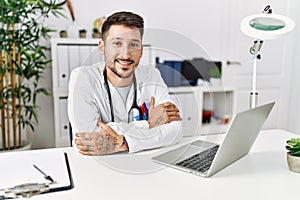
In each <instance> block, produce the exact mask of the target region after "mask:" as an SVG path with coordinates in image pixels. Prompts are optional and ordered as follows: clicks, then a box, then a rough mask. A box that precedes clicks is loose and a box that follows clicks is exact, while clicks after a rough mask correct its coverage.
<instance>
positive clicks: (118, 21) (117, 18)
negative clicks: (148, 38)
mask: <svg viewBox="0 0 300 200" xmlns="http://www.w3.org/2000/svg"><path fill="white" fill-rule="evenodd" d="M112 25H124V26H127V27H130V28H131V27H134V28H139V30H140V34H141V37H143V34H144V20H143V18H142V17H141V16H139V15H137V14H134V13H132V12H125V11H122V12H116V13H114V14H112V15H111V16H109V17H108V18H107V19H106V20H105V22H104V23H103V26H102V28H101V32H102V37H103V38H104V37H105V34H106V33H107V32H108V30H109V28H110V27H111V26H112Z"/></svg>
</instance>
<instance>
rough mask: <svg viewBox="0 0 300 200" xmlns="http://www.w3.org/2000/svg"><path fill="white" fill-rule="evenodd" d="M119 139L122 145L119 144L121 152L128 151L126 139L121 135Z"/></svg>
mask: <svg viewBox="0 0 300 200" xmlns="http://www.w3.org/2000/svg"><path fill="white" fill-rule="evenodd" d="M121 137H122V138H121V139H122V143H121V149H122V150H123V151H129V147H128V143H127V141H126V138H125V137H124V136H123V135H121Z"/></svg>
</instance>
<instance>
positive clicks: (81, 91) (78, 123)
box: [68, 67, 101, 138]
mask: <svg viewBox="0 0 300 200" xmlns="http://www.w3.org/2000/svg"><path fill="white" fill-rule="evenodd" d="M92 84H93V83H92V82H91V79H90V78H89V76H88V74H87V73H86V70H83V69H82V68H81V67H79V68H76V69H74V70H73V71H72V73H71V76H70V80H69V94H68V116H69V121H70V123H71V126H72V132H73V134H74V133H77V132H99V131H100V130H101V128H100V127H99V126H97V118H99V115H98V109H99V108H98V107H97V106H96V104H95V98H94V92H93V91H92V88H94V86H93V85H92ZM73 138H74V137H73Z"/></svg>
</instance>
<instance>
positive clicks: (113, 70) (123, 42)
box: [99, 25, 143, 85]
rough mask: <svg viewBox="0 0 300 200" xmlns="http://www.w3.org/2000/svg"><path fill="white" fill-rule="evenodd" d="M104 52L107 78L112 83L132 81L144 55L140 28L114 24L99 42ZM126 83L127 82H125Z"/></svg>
mask: <svg viewBox="0 0 300 200" xmlns="http://www.w3.org/2000/svg"><path fill="white" fill-rule="evenodd" d="M99 48H100V51H101V52H102V53H103V54H104V59H105V64H106V67H107V68H108V69H107V78H108V79H109V81H110V82H111V83H112V84H115V81H117V83H120V82H123V83H124V84H125V83H128V84H129V83H131V81H132V77H133V73H134V69H135V68H136V67H137V66H138V64H139V61H140V58H141V56H142V51H143V46H142V38H141V34H140V31H139V29H138V28H134V27H127V26H124V25H112V26H111V27H110V28H109V30H108V32H107V33H106V34H105V37H104V41H102V40H101V41H100V42H99ZM125 85H126V84H125Z"/></svg>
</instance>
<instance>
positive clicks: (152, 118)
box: [148, 97, 180, 128]
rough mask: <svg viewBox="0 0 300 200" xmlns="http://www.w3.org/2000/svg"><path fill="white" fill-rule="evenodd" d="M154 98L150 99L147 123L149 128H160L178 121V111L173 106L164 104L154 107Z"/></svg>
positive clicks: (167, 103) (168, 103)
mask: <svg viewBox="0 0 300 200" xmlns="http://www.w3.org/2000/svg"><path fill="white" fill-rule="evenodd" d="M154 105H155V98H154V97H151V102H150V106H149V115H148V123H149V127H150V128H154V127H156V126H160V125H163V124H166V123H169V122H172V121H178V120H180V114H179V110H178V108H177V107H176V105H175V104H173V103H171V102H166V103H162V104H159V105H158V106H156V107H154Z"/></svg>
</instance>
